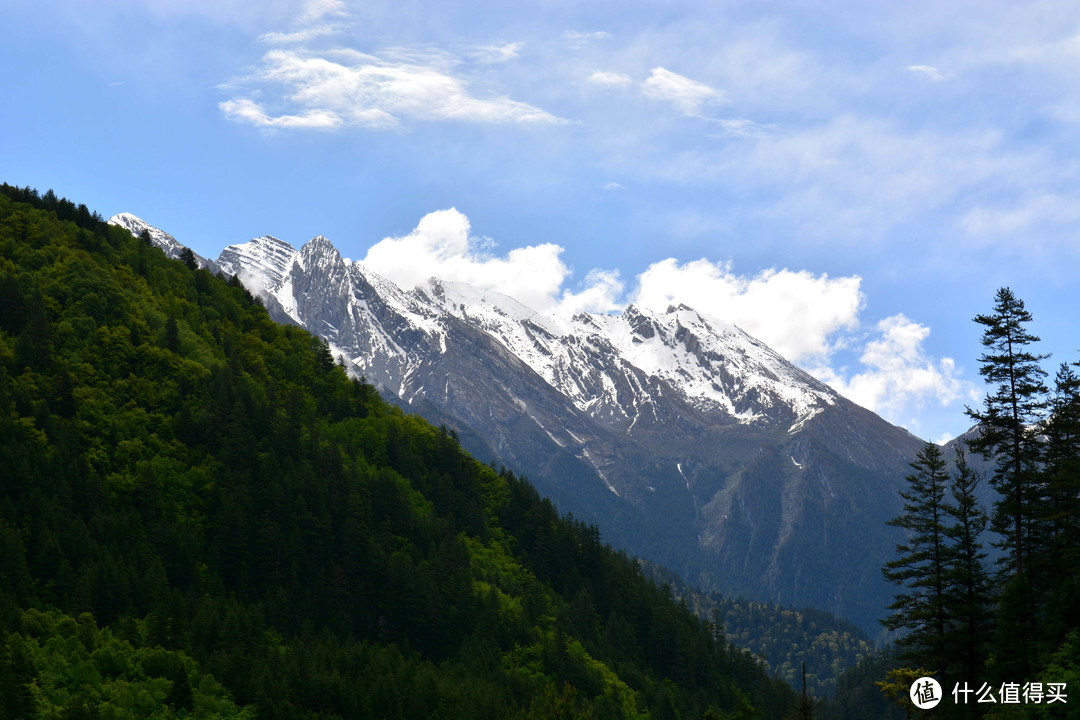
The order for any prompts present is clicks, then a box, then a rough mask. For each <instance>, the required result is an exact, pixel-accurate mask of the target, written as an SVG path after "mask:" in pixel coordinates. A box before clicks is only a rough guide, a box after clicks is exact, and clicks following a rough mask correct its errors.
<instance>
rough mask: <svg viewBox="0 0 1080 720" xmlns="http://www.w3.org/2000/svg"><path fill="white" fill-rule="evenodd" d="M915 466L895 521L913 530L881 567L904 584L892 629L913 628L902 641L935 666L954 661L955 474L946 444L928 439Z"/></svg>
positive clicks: (913, 656) (908, 651) (914, 656)
mask: <svg viewBox="0 0 1080 720" xmlns="http://www.w3.org/2000/svg"><path fill="white" fill-rule="evenodd" d="M911 467H912V469H913V470H915V472H914V473H912V474H911V475H908V477H907V489H906V490H902V491H901V492H900V496H901V497H902V498H903V499H904V506H903V512H902V513H901V514H900V515H899V516H898V517H896V518H894V519H892V520H890V521H889V525H892V526H894V527H899V528H903V529H904V530H906V531H907V539H906V540H905V542H903V543H902V544H900V545H897V546H896V551H897V553H898V557H897V558H896V559H894V560H890V561H889V562H887V563H885V565H884V566H883V567H882V568H881V572H882V574H883V575H884V576H885V578H886V579H887V580H890V581H891V582H894V583H897V584H898V585H900V586H901V587H902V588H903V589H902V590H901V591H900V592H898V593H897V595H896V596H895V600H894V602H893V603H892V604H891V605H890V606H889V609H890V610H892V611H893V612H892V614H891V615H889V616H888V617H887V618H885V619H884V620H882V624H883V625H884V626H885V627H887V628H888V629H889V630H900V629H904V630H907V631H908V632H907V634H906V635H904V636H903V637H901V638H900V639H899V640H898V641H897V642H898V644H899V645H901V646H902V647H903V648H904V652H903V653H902V654H903V655H904V656H905V657H907V658H908V659H910V660H912V661H914V662H916V663H917V664H919V665H923V666H926V667H929V668H932V669H933V670H934V671H935V672H940V671H942V670H944V669H945V667H946V665H947V664H948V653H947V648H946V645H945V643H946V630H947V623H948V608H947V604H946V603H947V599H948V593H947V590H948V574H947V570H948V561H949V553H950V550H949V543H948V537H947V535H946V524H945V523H946V521H947V519H948V518H949V517H951V516H952V515H953V514H954V511H953V509H952V508H951V506H949V505H948V503H947V502H946V490H947V488H948V481H949V476H948V473H947V471H946V466H945V460H944V458H943V457H942V453H941V448H940V447H938V446H937V445H935V444H934V443H931V442H928V443H926V445H924V446H923V448H922V450H920V451H919V454H918V456H917V458H916V460H915V461H914V462H912V463H911Z"/></svg>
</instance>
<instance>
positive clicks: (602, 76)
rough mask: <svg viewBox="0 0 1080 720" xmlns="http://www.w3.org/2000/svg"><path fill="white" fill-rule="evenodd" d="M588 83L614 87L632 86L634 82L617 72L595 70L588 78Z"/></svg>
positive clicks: (627, 76)
mask: <svg viewBox="0 0 1080 720" xmlns="http://www.w3.org/2000/svg"><path fill="white" fill-rule="evenodd" d="M589 82H591V83H595V84H596V85H611V86H615V87H620V86H625V85H633V84H634V81H633V80H632V79H631V78H630V76H629V75H624V74H623V73H617V72H605V71H603V70H596V71H595V72H593V74H592V75H590V76H589Z"/></svg>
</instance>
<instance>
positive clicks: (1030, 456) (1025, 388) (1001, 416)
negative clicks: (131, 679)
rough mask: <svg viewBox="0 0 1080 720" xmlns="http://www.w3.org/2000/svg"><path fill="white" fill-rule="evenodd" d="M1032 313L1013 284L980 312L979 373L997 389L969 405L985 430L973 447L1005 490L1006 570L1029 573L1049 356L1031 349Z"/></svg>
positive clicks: (1000, 516) (1001, 519) (999, 510)
mask: <svg viewBox="0 0 1080 720" xmlns="http://www.w3.org/2000/svg"><path fill="white" fill-rule="evenodd" d="M1031 319H1032V318H1031V313H1029V312H1028V311H1027V310H1026V309H1024V302H1023V301H1022V300H1020V299H1019V298H1017V297H1016V296H1015V295H1013V293H1012V291H1011V290H1010V289H1009V288H1001V289H1000V290H998V291H997V295H996V296H995V304H994V312H993V314H992V315H977V316H976V317H975V322H977V323H979V324H980V325H983V326H984V327H985V330H984V331H983V337H982V344H983V347H985V348H987V352H985V353H984V354H983V355H982V356H980V358H979V362H981V363H982V367H980V368H979V374H980V375H982V376H983V377H984V378H986V382H987V383H988V384H989V385H990V386H991V388H992V392H991V393H990V394H988V395H987V396H986V399H985V400H984V403H983V409H982V410H981V411H979V410H973V409H971V408H967V414H968V415H969V416H970V417H971V418H972V419H974V420H975V421H976V422H978V423H979V425H980V428H981V434H980V435H979V437H977V438H975V439H973V440H972V441H970V442H969V446H970V448H971V449H972V450H973V451H974V452H977V453H980V454H981V455H982V456H983V457H985V458H986V459H988V460H991V459H996V461H997V466H996V468H995V470H994V476H993V478H992V480H991V484H992V485H993V486H994V489H996V490H997V491H998V492H999V493H1000V494H1001V499H1000V500H999V501H998V502H997V503H996V505H995V508H994V516H993V525H992V529H993V530H994V531H995V532H997V533H1000V534H1001V535H1003V536H1004V537H1005V538H1007V541H1006V542H1005V543H1003V544H1002V547H1003V548H1005V549H1007V550H1011V555H1006V556H1005V558H1004V559H1003V560H1004V564H1005V568H1004V570H1005V572H1006V573H1010V572H1011V573H1013V574H1015V575H1016V576H1017V577H1022V576H1023V575H1024V570H1025V568H1024V560H1025V557H1026V556H1027V555H1028V554H1029V553H1030V551H1031V545H1032V544H1033V537H1032V536H1033V531H1034V528H1033V527H1032V517H1031V508H1030V504H1031V501H1032V496H1033V485H1034V482H1035V475H1036V473H1037V463H1038V461H1039V439H1038V433H1036V432H1032V427H1033V426H1035V425H1036V424H1037V423H1038V422H1039V421H1040V420H1042V414H1043V410H1044V408H1045V400H1044V396H1045V394H1046V386H1045V385H1044V384H1043V381H1042V380H1043V378H1044V377H1046V372H1045V371H1044V370H1043V369H1042V368H1041V367H1039V362H1040V361H1041V360H1044V359H1045V358H1047V357H1049V356H1047V355H1036V354H1034V353H1031V352H1029V351H1028V350H1027V349H1026V348H1027V346H1029V345H1031V344H1032V343H1036V342H1038V341H1039V338H1038V337H1036V336H1034V335H1032V334H1031V333H1029V332H1028V331H1027V330H1026V329H1025V326H1026V325H1027V324H1028V323H1030V322H1031Z"/></svg>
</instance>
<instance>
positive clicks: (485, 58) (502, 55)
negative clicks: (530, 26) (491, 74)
mask: <svg viewBox="0 0 1080 720" xmlns="http://www.w3.org/2000/svg"><path fill="white" fill-rule="evenodd" d="M523 47H525V43H523V42H512V43H506V44H505V45H481V46H480V47H478V48H476V49H474V50H472V51H471V52H470V53H469V57H471V58H472V59H473V60H476V61H477V62H484V63H500V62H506V61H507V60H513V59H514V58H516V57H517V56H518V54H519V53H520V52H521V48H523Z"/></svg>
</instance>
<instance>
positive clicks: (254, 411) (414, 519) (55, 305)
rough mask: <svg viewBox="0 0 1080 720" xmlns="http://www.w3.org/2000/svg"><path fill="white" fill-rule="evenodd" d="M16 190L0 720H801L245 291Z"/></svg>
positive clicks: (4, 389) (583, 545)
mask: <svg viewBox="0 0 1080 720" xmlns="http://www.w3.org/2000/svg"><path fill="white" fill-rule="evenodd" d="M0 190H2V192H0V473H2V475H0V718H147V717H153V718H174V717H175V718H184V717H191V718H219V717H220V718H229V717H236V718H255V717H257V718H327V719H329V718H361V717H371V718H427V717H431V718H435V717H438V718H458V717H460V718H470V719H472V718H496V717H511V718H547V717H560V718H579V717H580V718H589V717H595V718H684V719H688V718H706V717H708V718H781V717H784V716H785V715H788V714H790V713H791V712H793V708H794V707H795V695H794V693H793V692H792V690H791V689H790V688H789V687H788V686H787V685H786V684H785V683H783V682H780V681H777V680H774V679H772V678H771V677H770V676H769V674H768V673H767V672H766V671H765V670H764V669H763V667H762V666H761V665H760V664H759V663H757V662H756V661H754V660H753V659H751V658H750V657H749V656H748V655H746V654H745V653H743V652H741V651H738V650H736V649H734V648H733V647H732V646H731V645H730V644H728V643H727V642H726V641H725V639H724V636H723V633H722V632H721V629H720V628H719V627H717V626H716V625H713V624H710V623H708V622H704V621H702V620H700V619H698V617H697V616H695V615H694V614H693V613H692V612H691V611H690V610H689V609H688V608H687V607H686V606H685V604H683V603H679V602H677V601H676V600H675V599H674V598H673V597H672V593H671V591H670V589H669V588H668V587H666V586H662V585H657V584H656V583H655V582H653V581H651V580H648V579H646V578H645V577H644V576H643V575H642V572H641V570H640V568H639V566H638V564H637V563H636V562H635V561H633V560H632V559H631V558H629V557H627V556H626V555H625V554H622V553H619V552H615V551H613V550H612V549H611V548H610V547H608V546H606V545H604V544H603V543H602V542H601V539H600V537H599V534H598V532H597V530H596V528H595V527H591V526H586V525H584V524H583V523H581V522H578V521H576V520H574V519H573V518H572V517H561V516H560V515H559V514H558V513H557V512H556V510H555V508H553V506H552V505H551V503H550V502H548V501H546V500H544V499H542V498H540V497H539V496H538V495H537V493H536V492H535V490H534V489H533V488H532V487H531V486H530V485H529V484H528V482H527V481H525V480H524V479H522V478H519V477H517V476H516V475H515V474H514V473H513V472H511V471H509V470H506V469H496V468H492V467H488V466H485V465H483V464H481V463H479V462H477V461H475V460H474V459H472V458H470V457H469V456H468V455H467V454H465V453H463V452H462V451H461V449H460V448H459V446H458V444H457V442H456V439H455V438H454V437H453V435H452V433H450V432H447V431H446V430H445V429H442V430H441V429H437V428H433V427H431V426H430V425H427V424H426V423H424V422H423V421H421V420H419V419H417V418H416V417H413V416H408V415H405V414H404V413H402V412H400V411H399V410H396V409H394V408H392V407H390V406H389V405H388V404H386V403H385V402H384V401H383V400H382V399H381V398H379V396H378V395H377V393H376V392H375V391H374V389H373V388H372V387H371V386H369V385H367V384H364V383H362V382H359V381H356V380H351V379H349V378H348V377H347V376H346V374H345V372H344V370H343V369H342V368H341V367H339V366H337V365H336V364H335V363H334V361H333V358H332V357H331V355H330V353H329V349H328V347H327V345H326V344H325V343H324V342H321V341H319V340H318V339H317V338H315V337H313V336H311V335H310V334H308V333H307V332H305V331H303V330H300V329H298V328H295V327H286V326H282V325H278V324H276V323H274V322H272V321H271V320H270V319H269V317H268V316H267V313H266V311H265V309H264V308H263V307H262V306H261V304H260V303H259V302H258V301H257V300H256V299H255V298H253V297H252V296H251V295H250V294H249V293H248V292H247V291H246V290H245V289H244V288H243V287H242V285H241V284H240V283H239V282H238V281H236V280H235V278H233V279H226V278H223V277H215V276H213V275H211V274H210V273H209V272H207V271H205V270H198V269H195V268H193V267H192V265H193V263H187V264H185V263H183V262H176V261H171V260H168V259H166V258H165V257H164V255H163V254H162V253H161V251H160V250H158V249H156V248H154V247H152V246H150V245H149V243H148V242H146V241H145V239H142V240H141V239H139V238H135V237H132V236H131V235H130V234H129V233H127V232H126V231H123V230H121V229H118V228H115V227H111V226H108V225H107V224H105V223H103V222H102V220H101V218H100V216H98V215H97V214H96V213H92V212H90V211H89V210H88V209H87V208H86V207H85V206H84V205H75V204H73V203H72V202H70V201H68V200H65V199H58V198H57V197H56V196H55V195H54V194H53V193H52V192H51V191H50V192H48V193H45V194H44V195H39V194H38V193H37V192H36V191H34V190H30V189H27V188H17V187H11V186H7V185H5V186H3V187H2V188H0Z"/></svg>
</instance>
